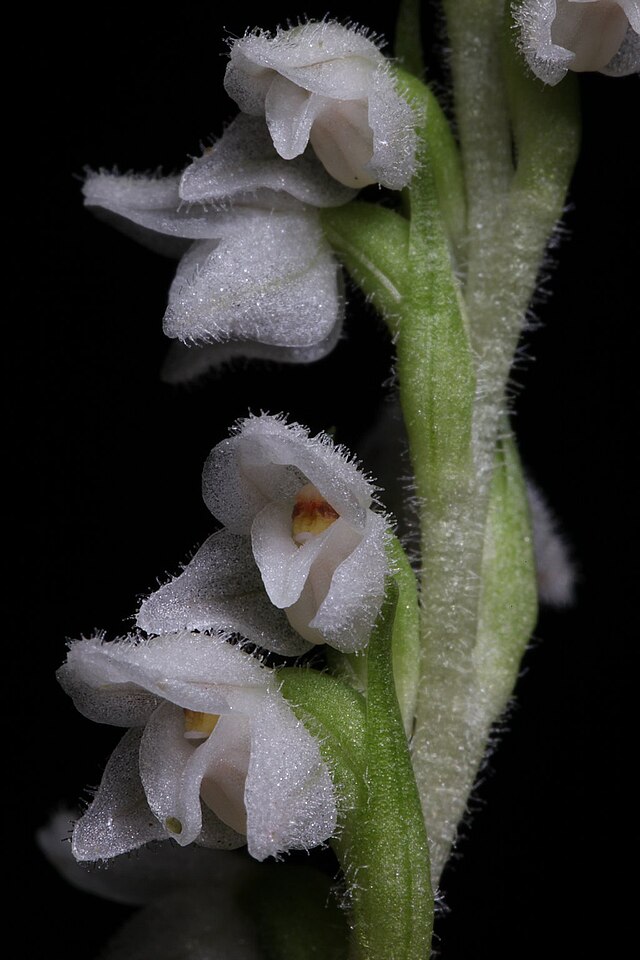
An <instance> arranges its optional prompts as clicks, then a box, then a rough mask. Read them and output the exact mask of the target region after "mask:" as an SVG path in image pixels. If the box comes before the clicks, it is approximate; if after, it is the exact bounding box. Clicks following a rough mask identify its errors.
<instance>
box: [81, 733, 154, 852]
mask: <svg viewBox="0 0 640 960" xmlns="http://www.w3.org/2000/svg"><path fill="white" fill-rule="evenodd" d="M141 738H142V730H140V729H136V728H132V729H131V730H128V731H127V733H125V735H124V737H123V738H122V740H121V741H120V743H119V744H118V746H117V747H116V749H115V750H114V751H113V753H112V754H111V757H110V758H109V761H108V762H107V765H106V767H105V771H104V774H103V776H102V781H101V783H100V786H99V787H98V791H97V793H96V795H95V797H94V799H93V802H92V803H91V805H90V806H89V808H88V809H87V811H86V812H85V813H84V814H83V816H82V817H80V819H79V820H78V821H77V823H76V825H75V827H74V830H73V836H72V841H71V850H72V852H73V855H74V857H75V858H76V860H79V861H86V860H109V859H110V858H111V857H117V856H119V855H120V854H121V853H128V852H129V851H130V850H137V848H138V847H141V846H144V844H147V843H150V842H151V841H152V840H163V839H165V838H166V835H167V834H166V831H165V829H164V827H163V826H162V824H160V823H158V821H157V820H156V819H155V817H153V816H151V814H150V811H149V805H148V803H147V798H146V796H145V793H144V789H143V786H142V783H141V781H140V773H139V768H138V751H139V749H140V740H141Z"/></svg>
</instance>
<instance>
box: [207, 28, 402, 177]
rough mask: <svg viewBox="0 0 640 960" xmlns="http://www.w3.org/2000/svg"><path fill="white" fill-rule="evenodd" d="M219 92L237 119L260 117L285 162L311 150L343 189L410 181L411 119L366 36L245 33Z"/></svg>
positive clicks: (337, 31)
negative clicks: (244, 115) (232, 104)
mask: <svg viewBox="0 0 640 960" xmlns="http://www.w3.org/2000/svg"><path fill="white" fill-rule="evenodd" d="M225 88H226V90H227V93H228V94H229V95H230V96H231V97H232V99H233V100H235V101H236V103H237V104H238V106H239V107H240V109H241V110H242V111H243V112H245V113H247V114H250V115H252V116H264V117H265V119H266V121H267V125H268V127H269V131H270V133H271V137H272V139H273V143H274V146H275V148H276V150H277V151H278V153H279V154H280V156H282V157H283V158H285V159H286V160H292V159H294V158H295V157H298V156H300V154H302V153H303V151H304V150H305V149H306V147H307V144H308V143H309V142H310V143H311V145H312V146H313V148H314V150H315V151H316V153H317V155H318V156H319V158H320V160H321V161H322V163H323V164H324V165H325V167H326V168H327V170H328V171H329V173H330V174H331V175H332V176H333V177H335V178H336V179H337V180H338V181H340V182H341V183H343V184H345V185H346V186H349V187H355V188H360V187H363V186H366V185H367V184H371V183H376V182H377V183H380V184H382V185H383V186H387V187H390V188H391V189H394V190H398V189H401V188H402V187H404V186H406V185H407V184H408V183H409V181H410V180H411V177H412V176H413V173H414V171H415V165H416V145H417V136H416V132H415V125H416V119H415V116H414V113H413V110H412V107H411V106H410V105H409V104H408V103H407V101H406V100H404V98H403V97H402V96H401V95H400V93H399V92H398V91H397V89H396V87H395V83H394V79H393V76H392V74H391V72H390V69H389V64H388V61H387V60H386V58H385V57H384V56H383V54H382V53H381V51H380V49H379V48H378V45H377V44H376V43H375V41H374V40H372V39H371V38H370V37H369V36H368V35H367V34H366V32H365V31H362V30H359V29H357V28H353V27H347V26H343V25H342V24H340V23H337V22H336V21H331V20H323V21H321V22H308V23H303V24H300V25H299V26H296V27H292V28H289V29H286V30H283V29H280V28H279V29H278V30H277V31H276V33H275V34H274V35H270V34H268V33H266V32H264V31H260V30H256V31H254V32H251V33H248V34H247V35H246V36H244V37H243V38H241V39H239V40H235V41H234V42H233V43H232V45H231V52H230V60H229V64H228V66H227V71H226V74H225Z"/></svg>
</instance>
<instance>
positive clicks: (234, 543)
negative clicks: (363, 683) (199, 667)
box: [136, 530, 309, 656]
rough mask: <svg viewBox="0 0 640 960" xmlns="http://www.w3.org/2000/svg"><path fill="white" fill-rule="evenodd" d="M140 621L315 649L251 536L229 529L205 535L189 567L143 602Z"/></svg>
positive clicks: (270, 645)
mask: <svg viewBox="0 0 640 960" xmlns="http://www.w3.org/2000/svg"><path fill="white" fill-rule="evenodd" d="M136 623H137V626H138V627H139V628H140V629H141V630H144V631H145V632H146V633H150V634H151V633H155V634H162V633H173V632H175V631H178V630H222V629H224V630H228V631H232V632H234V633H238V634H240V635H241V636H243V637H245V638H246V639H247V640H250V641H251V642H253V643H256V644H258V646H260V647H264V648H267V649H269V650H272V651H273V652H274V653H279V654H284V655H286V656H300V655H301V654H303V653H305V652H306V651H307V650H308V649H309V644H308V643H306V642H305V641H304V640H302V638H301V637H300V636H299V635H298V634H297V633H296V632H295V631H294V630H293V629H292V628H291V627H290V625H289V623H288V621H287V618H286V617H285V615H284V613H283V612H282V611H281V610H278V609H277V607H274V606H273V604H272V603H271V602H270V600H269V597H268V596H267V593H266V591H265V588H264V583H263V581H262V578H261V576H260V571H259V570H258V568H257V567H256V564H255V561H254V558H253V554H252V552H251V543H250V542H249V540H248V538H246V537H239V536H237V535H236V534H233V533H230V532H229V531H228V530H219V531H218V533H214V534H213V535H212V536H211V537H209V539H208V540H205V542H204V543H203V544H202V546H201V547H200V549H199V550H198V551H197V553H196V554H195V556H194V557H193V558H192V560H191V561H190V562H189V563H188V564H187V566H186V567H185V569H184V571H183V572H182V573H181V574H180V575H179V576H178V577H175V578H174V579H173V580H171V581H170V582H169V583H167V584H165V585H164V586H163V587H160V589H159V590H156V592H155V593H152V594H151V596H150V597H148V598H147V599H146V600H145V601H144V602H143V604H142V606H141V607H140V610H139V611H138V617H137V620H136Z"/></svg>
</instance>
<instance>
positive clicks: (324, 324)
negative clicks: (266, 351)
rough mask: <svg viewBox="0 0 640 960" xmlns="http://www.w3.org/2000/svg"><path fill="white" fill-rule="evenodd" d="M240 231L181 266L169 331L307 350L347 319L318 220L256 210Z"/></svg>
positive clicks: (200, 246)
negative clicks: (343, 312)
mask: <svg viewBox="0 0 640 960" xmlns="http://www.w3.org/2000/svg"><path fill="white" fill-rule="evenodd" d="M234 223H235V224H236V225H238V226H241V229H240V230H239V231H234V232H233V234H232V235H227V236H225V237H224V239H222V240H220V241H214V242H200V243H196V244H194V245H193V247H192V248H191V250H190V251H189V252H188V253H187V254H186V255H185V256H184V257H183V259H182V260H181V262H180V264H179V267H178V271H177V273H176V277H175V279H174V281H173V283H172V285H171V290H170V293H169V304H168V307H167V312H166V314H165V318H164V331H165V333H166V334H167V336H169V337H177V338H179V339H180V340H182V341H185V342H190V341H191V342H193V341H205V342H207V341H209V342H210V341H212V340H223V341H226V340H229V339H234V340H255V341H258V342H260V343H265V344H269V345H273V346H279V347H301V348H307V347H310V346H313V345H315V344H317V343H319V342H322V341H325V340H326V339H327V338H328V337H329V336H330V335H331V333H332V331H333V329H334V327H335V325H336V323H338V322H339V321H340V319H341V317H342V298H341V295H340V294H341V290H340V286H339V283H338V264H337V262H336V260H335V258H334V257H333V254H332V252H331V249H330V247H329V245H328V243H327V242H326V240H325V239H324V236H323V234H322V230H321V228H320V223H319V220H318V219H317V216H316V214H314V213H313V212H311V211H307V212H304V213H300V214H297V215H296V214H283V213H281V214H275V213H274V214H273V215H270V214H265V213H259V212H255V211H253V212H252V214H251V215H250V216H249V215H247V216H245V217H244V218H242V219H234Z"/></svg>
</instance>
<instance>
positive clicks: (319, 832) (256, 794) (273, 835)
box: [245, 697, 337, 860]
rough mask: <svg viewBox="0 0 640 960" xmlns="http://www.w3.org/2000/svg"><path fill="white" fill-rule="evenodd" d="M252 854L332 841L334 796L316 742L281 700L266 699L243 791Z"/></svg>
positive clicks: (258, 856) (267, 854)
mask: <svg viewBox="0 0 640 960" xmlns="http://www.w3.org/2000/svg"><path fill="white" fill-rule="evenodd" d="M245 802H246V807H247V837H248V848H249V853H250V854H251V855H252V856H253V857H255V858H256V860H264V859H265V858H266V857H270V856H277V854H278V853H279V852H280V851H282V850H309V849H311V848H312V847H316V846H318V844H321V843H323V842H324V841H325V840H326V839H327V838H328V837H331V836H333V834H334V833H335V829H336V823H337V819H336V806H335V793H334V788H333V784H332V781H331V776H330V774H329V770H328V768H327V766H326V764H324V763H323V762H322V759H321V757H320V748H319V746H318V743H317V741H316V740H315V738H314V737H312V736H311V734H310V733H308V732H307V730H306V729H305V727H304V724H302V723H301V722H300V721H299V720H297V719H296V717H295V716H294V714H293V712H292V710H291V708H290V707H289V705H288V704H287V703H286V702H285V700H284V699H283V698H277V697H265V698H263V699H262V700H261V701H260V705H259V711H258V713H257V715H256V719H255V722H254V723H253V724H252V727H251V760H250V762H249V770H248V773H247V783H246V790H245Z"/></svg>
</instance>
